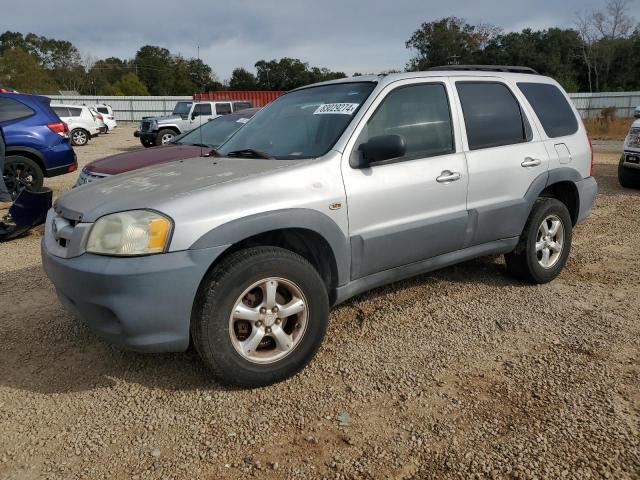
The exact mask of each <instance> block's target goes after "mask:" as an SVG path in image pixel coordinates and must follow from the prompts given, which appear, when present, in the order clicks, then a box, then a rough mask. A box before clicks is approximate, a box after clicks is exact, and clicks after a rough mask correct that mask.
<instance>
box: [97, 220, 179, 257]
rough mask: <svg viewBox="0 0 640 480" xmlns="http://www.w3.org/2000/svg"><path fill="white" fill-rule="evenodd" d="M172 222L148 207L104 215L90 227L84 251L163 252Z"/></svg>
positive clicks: (148, 253) (101, 253) (112, 253)
mask: <svg viewBox="0 0 640 480" xmlns="http://www.w3.org/2000/svg"><path fill="white" fill-rule="evenodd" d="M171 229H172V223H171V220H170V219H168V218H167V217H165V216H163V215H161V214H159V213H156V212H150V211H147V210H132V211H130V212H120V213H114V214H111V215H106V216H104V217H102V218H99V219H98V221H97V222H96V223H95V224H94V225H93V227H91V232H90V233H89V241H88V242H87V252H89V253H98V254H100V255H114V256H128V255H151V254H154V253H162V252H164V251H165V249H166V247H167V245H168V243H169V238H170V237H171Z"/></svg>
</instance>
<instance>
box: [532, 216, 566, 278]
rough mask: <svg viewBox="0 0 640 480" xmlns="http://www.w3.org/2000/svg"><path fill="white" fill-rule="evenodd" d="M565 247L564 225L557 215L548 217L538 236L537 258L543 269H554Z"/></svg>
mask: <svg viewBox="0 0 640 480" xmlns="http://www.w3.org/2000/svg"><path fill="white" fill-rule="evenodd" d="M563 247H564V225H563V224H562V220H560V217H558V216H557V215H548V216H547V217H545V219H544V220H543V221H542V223H541V224H540V227H539V228H538V235H537V236H536V256H537V258H538V263H539V264H540V266H542V267H543V268H551V267H553V266H554V265H555V264H556V263H557V262H558V260H559V259H560V256H561V255H562V248H563Z"/></svg>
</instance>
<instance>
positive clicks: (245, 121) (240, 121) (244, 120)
mask: <svg viewBox="0 0 640 480" xmlns="http://www.w3.org/2000/svg"><path fill="white" fill-rule="evenodd" d="M248 121H249V119H248V118H239V119H238V120H236V123H247V122H248Z"/></svg>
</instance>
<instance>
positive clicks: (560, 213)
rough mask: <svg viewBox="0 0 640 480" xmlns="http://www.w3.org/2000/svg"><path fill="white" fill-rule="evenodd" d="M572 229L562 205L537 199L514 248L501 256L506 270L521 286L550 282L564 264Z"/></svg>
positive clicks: (567, 255) (567, 211)
mask: <svg viewBox="0 0 640 480" xmlns="http://www.w3.org/2000/svg"><path fill="white" fill-rule="evenodd" d="M572 229H573V224H572V222H571V216H570V215H569V210H568V209H567V207H566V206H565V204H564V203H562V202H560V201H559V200H557V199H555V198H544V197H543V198H538V199H537V200H536V202H535V203H534V205H533V209H532V210H531V214H530V215H529V219H528V220H527V223H526V225H525V227H524V231H523V232H522V235H521V236H520V242H519V243H518V246H517V247H516V249H515V250H514V251H513V252H511V253H508V254H506V255H505V260H506V263H507V269H508V270H509V272H510V273H511V274H513V275H514V276H516V277H518V278H519V279H521V280H523V281H525V282H530V283H547V282H550V281H551V280H553V279H554V278H556V277H557V276H558V275H559V274H560V272H561V271H562V269H563V267H564V265H565V263H567V258H568V257H569V251H570V250H571V235H572Z"/></svg>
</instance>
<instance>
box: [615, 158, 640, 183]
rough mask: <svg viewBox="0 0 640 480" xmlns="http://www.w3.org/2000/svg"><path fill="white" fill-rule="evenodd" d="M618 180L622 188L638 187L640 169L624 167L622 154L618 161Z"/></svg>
mask: <svg viewBox="0 0 640 480" xmlns="http://www.w3.org/2000/svg"><path fill="white" fill-rule="evenodd" d="M618 182H620V185H621V186H622V187H624V188H636V189H637V188H640V170H633V169H631V168H625V166H624V155H623V156H622V157H620V162H619V163H618Z"/></svg>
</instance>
